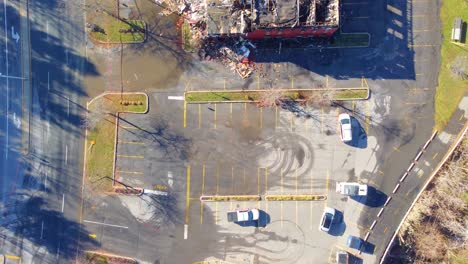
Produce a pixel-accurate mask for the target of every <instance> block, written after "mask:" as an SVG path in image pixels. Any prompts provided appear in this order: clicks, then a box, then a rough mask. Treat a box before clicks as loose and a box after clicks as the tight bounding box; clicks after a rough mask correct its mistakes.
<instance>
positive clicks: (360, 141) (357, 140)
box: [345, 116, 367, 149]
mask: <svg viewBox="0 0 468 264" xmlns="http://www.w3.org/2000/svg"><path fill="white" fill-rule="evenodd" d="M351 131H352V133H353V139H352V140H351V141H348V142H345V143H346V144H347V145H349V146H351V147H355V148H362V149H363V148H367V134H366V130H365V129H364V128H363V127H362V126H361V124H360V123H359V121H358V120H357V119H356V118H354V117H353V116H351Z"/></svg>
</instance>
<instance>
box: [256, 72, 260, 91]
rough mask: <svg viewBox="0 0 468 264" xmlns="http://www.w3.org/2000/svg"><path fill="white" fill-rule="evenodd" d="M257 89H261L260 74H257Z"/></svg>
mask: <svg viewBox="0 0 468 264" xmlns="http://www.w3.org/2000/svg"><path fill="white" fill-rule="evenodd" d="M257 90H260V76H259V75H257Z"/></svg>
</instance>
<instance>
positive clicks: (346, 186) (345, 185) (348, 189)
mask: <svg viewBox="0 0 468 264" xmlns="http://www.w3.org/2000/svg"><path fill="white" fill-rule="evenodd" d="M336 192H337V193H341V194H343V195H348V196H366V195H367V185H365V184H359V183H357V182H337V183H336Z"/></svg>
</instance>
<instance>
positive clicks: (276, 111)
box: [275, 105, 278, 129]
mask: <svg viewBox="0 0 468 264" xmlns="http://www.w3.org/2000/svg"><path fill="white" fill-rule="evenodd" d="M277 127H278V106H277V105H275V129H276V128H277Z"/></svg>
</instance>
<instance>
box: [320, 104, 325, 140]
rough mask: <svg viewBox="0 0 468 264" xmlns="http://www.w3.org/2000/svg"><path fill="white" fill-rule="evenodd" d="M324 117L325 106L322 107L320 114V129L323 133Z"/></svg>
mask: <svg viewBox="0 0 468 264" xmlns="http://www.w3.org/2000/svg"><path fill="white" fill-rule="evenodd" d="M323 118H324V114H323V107H322V115H321V116H320V131H321V133H322V134H323Z"/></svg>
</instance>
